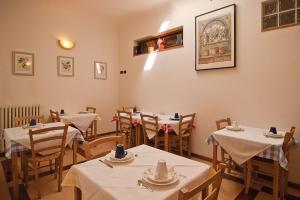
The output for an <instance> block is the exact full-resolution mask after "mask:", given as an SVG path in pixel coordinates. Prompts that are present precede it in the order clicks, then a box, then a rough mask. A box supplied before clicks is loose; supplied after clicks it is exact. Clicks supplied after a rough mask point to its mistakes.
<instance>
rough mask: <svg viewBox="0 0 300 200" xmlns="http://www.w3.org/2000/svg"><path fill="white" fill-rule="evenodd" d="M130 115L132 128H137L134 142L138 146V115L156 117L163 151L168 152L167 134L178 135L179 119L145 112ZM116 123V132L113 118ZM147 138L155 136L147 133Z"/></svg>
mask: <svg viewBox="0 0 300 200" xmlns="http://www.w3.org/2000/svg"><path fill="white" fill-rule="evenodd" d="M131 113H132V123H133V125H134V126H136V127H138V128H137V134H136V135H137V139H136V141H138V143H137V145H139V144H140V141H141V133H140V130H141V128H140V127H141V126H142V120H141V115H140V113H142V114H144V115H153V116H157V117H158V126H159V128H160V129H162V130H163V131H164V133H165V134H164V149H165V151H168V150H169V133H171V132H172V133H175V134H178V133H179V121H180V118H178V119H175V118H174V116H173V115H168V114H157V113H153V112H147V111H139V112H131ZM121 114H122V115H126V114H124V113H121ZM185 120H189V119H185ZM112 121H115V122H116V127H117V128H116V129H117V132H118V117H117V116H114V117H113V120H112ZM147 136H148V138H149V139H152V138H153V137H154V136H155V133H153V132H147Z"/></svg>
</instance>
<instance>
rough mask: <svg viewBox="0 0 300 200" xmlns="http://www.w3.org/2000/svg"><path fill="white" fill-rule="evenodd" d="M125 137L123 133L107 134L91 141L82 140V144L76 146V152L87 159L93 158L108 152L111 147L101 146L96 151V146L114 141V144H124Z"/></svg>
mask: <svg viewBox="0 0 300 200" xmlns="http://www.w3.org/2000/svg"><path fill="white" fill-rule="evenodd" d="M124 142H125V137H124V135H120V136H108V137H103V138H97V139H96V140H93V141H91V142H88V141H84V143H83V144H82V145H80V146H79V147H78V151H77V152H78V153H79V154H80V155H82V156H83V157H85V158H86V159H87V160H91V159H95V158H99V157H102V156H104V155H105V154H107V153H109V152H110V150H111V149H109V150H108V149H103V148H101V151H100V152H97V150H98V149H97V146H98V145H103V144H107V143H114V145H116V144H124Z"/></svg>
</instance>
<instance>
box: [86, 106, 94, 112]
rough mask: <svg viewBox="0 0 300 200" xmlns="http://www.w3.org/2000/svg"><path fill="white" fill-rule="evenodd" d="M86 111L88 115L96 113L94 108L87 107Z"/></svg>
mask: <svg viewBox="0 0 300 200" xmlns="http://www.w3.org/2000/svg"><path fill="white" fill-rule="evenodd" d="M86 111H88V112H90V113H96V108H95V107H90V106H87V107H86Z"/></svg>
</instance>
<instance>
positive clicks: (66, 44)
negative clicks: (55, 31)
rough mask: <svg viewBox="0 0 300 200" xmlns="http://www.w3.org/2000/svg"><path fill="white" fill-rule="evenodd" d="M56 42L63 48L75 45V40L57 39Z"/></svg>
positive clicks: (71, 47)
mask: <svg viewBox="0 0 300 200" xmlns="http://www.w3.org/2000/svg"><path fill="white" fill-rule="evenodd" d="M58 44H59V46H60V47H61V48H63V49H73V48H74V46H75V42H73V41H71V40H58Z"/></svg>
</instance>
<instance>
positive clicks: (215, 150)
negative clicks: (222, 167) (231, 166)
mask: <svg viewBox="0 0 300 200" xmlns="http://www.w3.org/2000/svg"><path fill="white" fill-rule="evenodd" d="M217 159H218V146H217V145H215V144H214V145H213V162H212V163H213V168H214V169H215V170H217Z"/></svg>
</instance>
